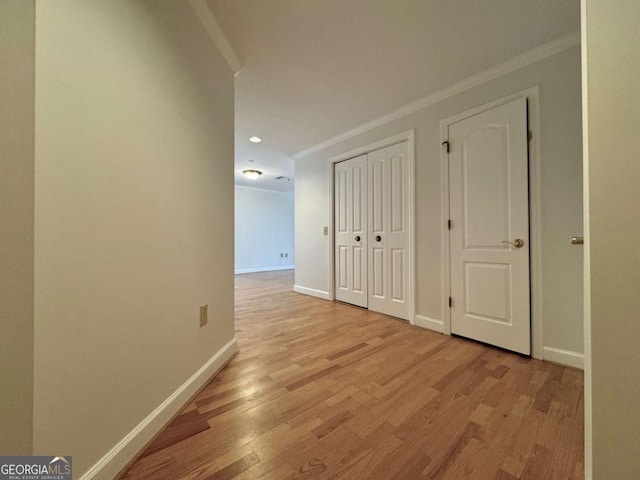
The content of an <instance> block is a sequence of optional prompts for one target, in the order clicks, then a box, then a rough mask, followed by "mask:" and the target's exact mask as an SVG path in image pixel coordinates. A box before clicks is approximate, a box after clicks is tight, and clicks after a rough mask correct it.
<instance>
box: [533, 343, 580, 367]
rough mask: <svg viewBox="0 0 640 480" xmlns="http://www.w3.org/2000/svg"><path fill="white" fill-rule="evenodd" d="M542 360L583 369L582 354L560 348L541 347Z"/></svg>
mask: <svg viewBox="0 0 640 480" xmlns="http://www.w3.org/2000/svg"><path fill="white" fill-rule="evenodd" d="M542 351H543V355H544V360H546V361H548V362H553V363H559V364H561V365H566V366H568V367H573V368H579V369H580V370H584V355H583V354H582V353H579V352H572V351H570V350H563V349H561V348H554V347H543V349H542Z"/></svg>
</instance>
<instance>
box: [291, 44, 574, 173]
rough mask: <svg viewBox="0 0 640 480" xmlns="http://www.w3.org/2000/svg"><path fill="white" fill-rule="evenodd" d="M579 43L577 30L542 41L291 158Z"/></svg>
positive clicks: (431, 103)
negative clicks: (504, 60)
mask: <svg viewBox="0 0 640 480" xmlns="http://www.w3.org/2000/svg"><path fill="white" fill-rule="evenodd" d="M579 44H580V32H573V33H570V34H568V35H565V36H563V37H560V38H557V39H555V40H552V41H550V42H547V43H544V44H542V45H540V46H538V47H536V48H532V49H531V50H527V51H526V52H524V53H521V54H520V55H516V56H515V57H513V58H511V59H509V60H507V61H506V62H503V63H500V64H498V65H496V66H494V67H491V68H489V69H487V70H484V71H482V72H479V73H476V74H475V75H472V76H470V77H467V78H465V79H464V80H460V81H459V82H456V83H453V84H451V85H449V86H448V87H445V88H443V89H441V90H437V91H435V92H434V93H431V94H429V95H426V96H424V97H422V98H420V99H418V100H416V101H415V102H411V103H409V104H407V105H404V106H402V107H400V108H398V109H397V110H393V111H392V112H389V113H387V114H386V115H383V116H382V117H379V118H377V119H375V120H371V121H369V122H366V123H363V124H361V125H359V126H357V127H355V128H352V129H350V130H347V131H346V132H343V133H341V134H339V135H336V136H334V137H331V138H328V139H327V140H325V141H323V142H320V143H317V144H315V145H313V146H311V147H309V148H306V149H304V150H301V151H299V152H297V153H294V154H293V155H291V158H293V159H294V160H298V159H300V158H304V157H306V156H308V155H311V154H312V153H315V152H319V151H320V150H323V149H325V148H327V147H329V146H331V145H335V144H336V143H339V142H342V141H344V140H347V139H349V138H352V137H355V136H356V135H360V134H361V133H364V132H367V131H369V130H372V129H374V128H376V127H379V126H380V125H384V124H385V123H388V122H391V121H393V120H396V119H398V118H401V117H404V116H405V115H408V114H410V113H413V112H415V111H417V110H421V109H423V108H425V107H428V106H430V105H433V104H436V103H438V102H441V101H443V100H446V99H447V98H450V97H453V96H455V95H458V94H460V93H462V92H465V91H467V90H470V89H472V88H475V87H477V86H479V85H482V84H484V83H487V82H489V81H491V80H494V79H496V78H498V77H501V76H503V75H506V74H508V73H511V72H515V71H516V70H520V69H521V68H524V67H526V66H528V65H531V64H532V63H535V62H539V61H540V60H543V59H545V58H547V57H551V56H553V55H556V54H557V53H560V52H563V51H565V50H568V49H569V48H571V47H575V46H576V45H579Z"/></svg>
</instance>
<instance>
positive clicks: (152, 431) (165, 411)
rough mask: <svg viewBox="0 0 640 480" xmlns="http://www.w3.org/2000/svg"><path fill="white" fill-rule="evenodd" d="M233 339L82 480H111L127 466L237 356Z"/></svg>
mask: <svg viewBox="0 0 640 480" xmlns="http://www.w3.org/2000/svg"><path fill="white" fill-rule="evenodd" d="M237 348H238V347H237V344H236V339H235V338H234V339H233V340H231V341H230V342H229V343H227V344H226V345H225V346H224V347H222V348H221V349H220V350H219V351H218V352H217V353H216V354H215V355H214V356H213V357H211V358H210V359H209V360H208V361H207V363H205V364H204V365H203V366H202V367H200V369H198V371H197V372H196V373H194V374H193V375H192V376H191V378H189V379H188V380H187V381H186V382H184V383H183V384H182V385H181V386H180V387H179V388H178V389H177V390H176V391H175V392H173V393H172V394H171V395H170V396H169V398H167V399H166V400H165V401H164V402H162V403H161V404H160V405H159V406H158V408H156V409H155V410H154V411H153V412H151V413H150V414H149V415H148V416H147V418H145V419H144V420H142V422H140V423H139V424H138V425H137V426H136V427H135V428H134V429H133V430H131V432H129V434H128V435H127V436H126V437H124V438H123V439H122V440H120V442H118V444H116V445H115V446H114V447H113V448H112V449H111V450H110V451H109V452H108V453H107V454H106V455H105V456H104V457H102V458H101V459H100V460H99V461H98V462H97V463H96V464H95V465H94V466H93V467H91V468H90V469H89V470H88V471H87V472H86V473H85V474H84V475H83V476H82V477H81V480H94V479H95V480H101V479H105V480H107V479H113V478H115V477H116V476H117V475H118V473H120V471H121V470H122V469H123V468H125V467H126V466H127V463H128V462H129V461H131V459H133V458H134V457H135V456H136V455H137V454H138V453H139V452H140V451H141V450H142V449H143V448H144V447H145V446H146V445H147V443H149V441H151V439H152V438H153V437H154V435H156V434H157V433H158V432H159V431H160V430H161V429H162V428H163V427H164V426H165V425H166V424H167V422H168V421H169V420H171V418H172V417H173V416H174V415H175V414H176V413H178V412H179V411H180V409H181V408H182V407H184V405H185V404H186V403H187V402H188V401H189V399H190V398H191V397H192V396H193V395H194V394H195V393H196V392H197V391H198V389H200V388H201V387H202V386H203V385H204V384H205V382H207V381H208V380H210V379H211V377H212V376H213V375H214V374H215V373H216V371H218V370H220V369H221V368H222V366H223V365H224V364H225V363H226V362H227V361H228V360H229V359H230V358H231V357H232V356H233V355H234V354H235V353H236V351H237Z"/></svg>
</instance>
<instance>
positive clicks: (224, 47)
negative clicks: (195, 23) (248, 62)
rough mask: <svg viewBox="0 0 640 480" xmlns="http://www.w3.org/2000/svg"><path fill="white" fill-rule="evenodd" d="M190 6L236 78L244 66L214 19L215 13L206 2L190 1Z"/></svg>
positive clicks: (201, 0) (200, 0)
mask: <svg viewBox="0 0 640 480" xmlns="http://www.w3.org/2000/svg"><path fill="white" fill-rule="evenodd" d="M189 4H190V5H191V8H193V10H194V11H195V12H196V15H197V16H198V19H199V20H200V23H202V26H203V27H204V28H205V30H206V31H207V33H208V34H209V37H211V40H213V43H215V44H216V47H218V50H219V51H220V54H221V55H222V56H223V57H224V59H225V60H226V62H227V64H228V65H229V67H230V68H231V71H233V76H234V77H235V76H236V75H238V73H240V71H241V70H242V65H241V64H240V60H238V57H237V56H236V53H235V52H234V51H233V47H232V46H231V44H230V43H229V40H228V39H227V36H226V35H225V34H224V32H223V31H222V28H221V27H220V24H219V23H218V20H216V17H214V15H213V12H212V11H211V9H210V8H209V6H208V5H207V3H206V1H205V0H189Z"/></svg>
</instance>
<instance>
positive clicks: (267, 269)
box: [235, 265, 296, 275]
mask: <svg viewBox="0 0 640 480" xmlns="http://www.w3.org/2000/svg"><path fill="white" fill-rule="evenodd" d="M295 268H296V267H295V266H294V265H287V266H285V267H260V268H240V269H238V270H236V271H235V274H236V275H242V274H243V273H258V272H277V271H279V270H294V269H295Z"/></svg>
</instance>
